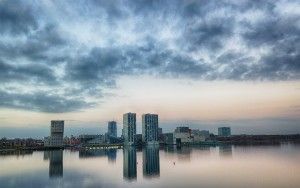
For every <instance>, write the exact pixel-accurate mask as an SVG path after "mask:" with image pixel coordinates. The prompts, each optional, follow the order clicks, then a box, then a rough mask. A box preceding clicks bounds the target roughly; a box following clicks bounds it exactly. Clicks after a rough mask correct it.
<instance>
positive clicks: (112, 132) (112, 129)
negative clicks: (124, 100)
mask: <svg viewBox="0 0 300 188" xmlns="http://www.w3.org/2000/svg"><path fill="white" fill-rule="evenodd" d="M107 134H108V136H109V137H113V138H116V137H117V122H115V121H109V122H108V125H107Z"/></svg>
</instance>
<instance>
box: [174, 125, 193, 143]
mask: <svg viewBox="0 0 300 188" xmlns="http://www.w3.org/2000/svg"><path fill="white" fill-rule="evenodd" d="M173 138H174V140H173V143H174V144H181V143H183V144H188V143H191V142H192V141H193V139H192V135H191V129H190V128H189V127H177V128H176V129H175V131H174V137H173Z"/></svg>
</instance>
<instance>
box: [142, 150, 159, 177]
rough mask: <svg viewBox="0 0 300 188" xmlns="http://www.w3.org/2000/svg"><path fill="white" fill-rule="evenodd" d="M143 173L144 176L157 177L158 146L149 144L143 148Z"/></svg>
mask: <svg viewBox="0 0 300 188" xmlns="http://www.w3.org/2000/svg"><path fill="white" fill-rule="evenodd" d="M143 175H144V177H159V175H160V166H159V147H158V146H157V147H156V146H149V147H146V148H145V149H144V150H143Z"/></svg>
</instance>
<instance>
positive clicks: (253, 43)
mask: <svg viewBox="0 0 300 188" xmlns="http://www.w3.org/2000/svg"><path fill="white" fill-rule="evenodd" d="M299 9H300V3H299V1H296V0H289V1H286V0H282V1H268V0H265V1H252V0H249V1H246V0H245V1H219V0H218V1H211V0H209V1H208V0H207V1H181V0H180V1H179V0H178V1H174V0H172V1H171V0H170V1H165V0H164V1H158V0H156V1H150V0H145V1H92V0H90V1H76V2H75V1H50V2H48V1H6V0H4V1H0V23H1V27H0V84H1V86H0V94H1V100H0V106H1V107H5V108H21V109H26V110H34V111H43V112H69V111H75V110H80V109H82V108H86V107H91V106H93V105H95V104H97V103H98V102H99V98H101V97H103V94H102V92H103V88H108V87H115V85H116V80H117V79H118V78H119V77H120V76H122V75H137V74H150V75H155V76H160V77H170V78H173V77H179V78H191V79H201V80H224V79H225V80H237V81H240V80H287V79H299V78H300V12H299Z"/></svg>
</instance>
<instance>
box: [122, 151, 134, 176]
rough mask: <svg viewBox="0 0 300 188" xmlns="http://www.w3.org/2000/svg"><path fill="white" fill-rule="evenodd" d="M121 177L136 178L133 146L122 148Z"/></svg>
mask: <svg viewBox="0 0 300 188" xmlns="http://www.w3.org/2000/svg"><path fill="white" fill-rule="evenodd" d="M123 178H124V179H127V180H135V179H136V149H135V147H124V149H123Z"/></svg>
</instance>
